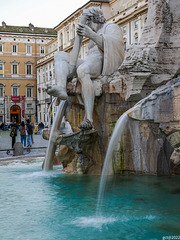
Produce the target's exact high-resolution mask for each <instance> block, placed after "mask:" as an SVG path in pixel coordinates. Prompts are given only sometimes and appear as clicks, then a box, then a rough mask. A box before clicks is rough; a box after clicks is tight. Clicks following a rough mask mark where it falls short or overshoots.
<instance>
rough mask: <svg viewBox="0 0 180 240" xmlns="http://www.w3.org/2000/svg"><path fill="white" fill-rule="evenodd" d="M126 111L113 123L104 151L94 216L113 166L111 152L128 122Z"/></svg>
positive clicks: (99, 205)
mask: <svg viewBox="0 0 180 240" xmlns="http://www.w3.org/2000/svg"><path fill="white" fill-rule="evenodd" d="M128 112H129V111H127V112H125V113H124V114H123V115H121V117H120V118H119V119H118V121H117V123H116V125H115V128H114V130H113V134H112V136H111V140H110V142H109V146H108V149H107V153H106V157H105V160H104V165H103V170H102V174H101V180H100V184H99V190H98V200H97V207H96V216H100V215H101V209H102V204H103V198H104V192H105V186H106V182H107V176H108V175H110V174H112V173H113V167H112V157H113V152H114V149H115V146H116V145H117V143H118V141H119V140H120V139H121V137H122V134H123V132H124V129H125V126H126V124H127V122H128V115H127V113H128Z"/></svg>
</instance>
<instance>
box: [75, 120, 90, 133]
mask: <svg viewBox="0 0 180 240" xmlns="http://www.w3.org/2000/svg"><path fill="white" fill-rule="evenodd" d="M78 128H80V129H81V130H91V129H92V128H93V125H92V123H91V122H90V121H89V120H88V119H85V120H84V121H82V123H81V124H80V125H79V126H78Z"/></svg>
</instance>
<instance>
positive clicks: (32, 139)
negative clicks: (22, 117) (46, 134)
mask: <svg viewBox="0 0 180 240" xmlns="http://www.w3.org/2000/svg"><path fill="white" fill-rule="evenodd" d="M30 124H31V127H32V134H31V141H32V144H33V143H34V138H33V132H34V125H33V124H32V122H30Z"/></svg>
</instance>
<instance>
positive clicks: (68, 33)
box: [67, 31, 69, 41]
mask: <svg viewBox="0 0 180 240" xmlns="http://www.w3.org/2000/svg"><path fill="white" fill-rule="evenodd" d="M67 41H69V31H67Z"/></svg>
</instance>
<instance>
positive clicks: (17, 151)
mask: <svg viewBox="0 0 180 240" xmlns="http://www.w3.org/2000/svg"><path fill="white" fill-rule="evenodd" d="M13 155H14V156H19V155H24V147H23V145H22V143H20V142H16V143H15V144H14V148H13Z"/></svg>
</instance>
